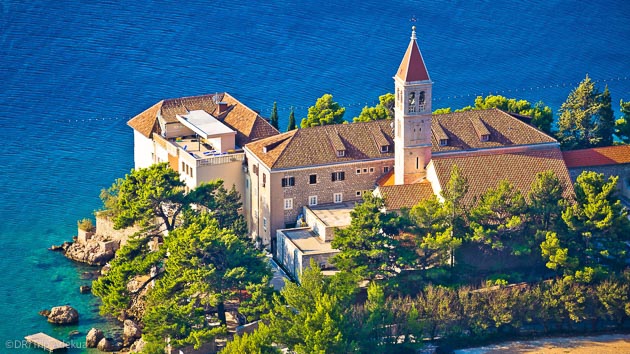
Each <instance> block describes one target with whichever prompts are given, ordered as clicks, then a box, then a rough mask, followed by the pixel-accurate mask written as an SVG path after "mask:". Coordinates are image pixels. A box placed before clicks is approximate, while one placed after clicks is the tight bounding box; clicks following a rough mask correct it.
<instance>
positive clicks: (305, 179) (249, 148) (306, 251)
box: [128, 29, 630, 277]
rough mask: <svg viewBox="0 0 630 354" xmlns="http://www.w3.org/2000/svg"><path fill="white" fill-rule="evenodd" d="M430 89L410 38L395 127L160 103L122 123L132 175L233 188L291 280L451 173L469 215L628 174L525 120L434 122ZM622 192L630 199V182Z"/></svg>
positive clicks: (612, 155)
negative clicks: (279, 121) (544, 189)
mask: <svg viewBox="0 0 630 354" xmlns="http://www.w3.org/2000/svg"><path fill="white" fill-rule="evenodd" d="M432 86H433V82H432V81H431V78H430V76H429V72H428V70H427V68H426V66H425V63H424V60H423V58H422V54H421V52H420V48H419V46H418V43H417V40H416V34H415V29H414V30H413V31H412V35H411V40H410V42H409V46H408V47H407V50H406V52H405V54H404V56H403V57H402V61H401V64H400V66H399V68H398V70H397V71H396V74H395V76H394V92H395V97H396V99H395V108H394V112H395V117H394V119H393V120H379V121H372V122H364V123H351V124H339V125H325V126H318V127H312V128H305V129H296V130H292V131H288V132H286V133H280V132H279V131H277V130H276V129H275V128H274V127H272V126H271V125H270V124H269V123H268V121H267V120H266V119H265V118H263V117H261V116H260V115H259V114H258V113H257V112H255V111H254V110H252V109H250V108H248V107H247V106H245V105H244V104H243V103H241V102H239V101H238V100H237V99H235V98H234V97H232V96H231V95H230V94H228V93H217V94H212V95H203V96H194V97H184V98H177V99H166V100H163V101H160V102H158V103H157V104H155V105H154V106H152V107H150V108H148V109H147V110H145V111H144V112H142V113H140V114H139V115H137V116H136V117H134V118H132V119H131V120H130V121H129V122H128V125H129V126H130V127H131V128H133V131H134V161H135V168H143V167H148V166H150V165H151V164H154V163H158V162H168V163H169V164H170V166H171V167H172V168H173V169H175V170H176V171H178V172H179V173H180V177H181V179H182V181H184V183H185V184H186V189H187V190H191V189H194V188H195V187H196V186H198V185H199V184H201V183H202V182H207V181H210V180H214V179H219V178H220V179H223V180H224V181H225V185H226V187H227V188H229V187H231V186H232V185H234V186H235V188H236V189H237V190H238V192H239V193H240V194H241V196H242V198H243V213H244V215H245V217H246V219H247V222H248V228H249V232H250V234H251V237H252V238H253V239H254V240H255V241H256V242H257V243H258V244H259V245H260V246H263V247H265V248H267V249H268V250H270V251H271V252H272V254H273V255H274V257H275V259H276V260H277V261H278V262H279V263H280V264H282V265H283V267H284V268H285V270H287V271H288V272H289V273H290V274H291V275H292V276H294V277H296V276H297V275H298V274H299V273H300V272H301V271H302V269H303V267H304V266H306V265H308V264H309V262H310V259H315V260H316V262H317V263H318V264H319V265H320V266H321V267H322V268H323V269H327V268H330V267H331V265H330V264H329V263H328V259H329V257H330V256H331V255H333V254H335V253H336V252H337V250H335V249H333V248H332V247H331V246H330V241H331V239H332V238H333V237H334V233H333V230H334V228H337V227H344V226H347V225H349V224H350V216H349V215H350V211H351V210H352V209H353V208H354V205H355V203H357V202H360V201H361V196H362V194H363V193H365V192H370V193H374V194H375V195H377V196H381V197H383V198H384V200H385V205H386V208H387V209H388V210H390V211H397V210H400V209H402V208H411V207H412V206H413V205H415V204H417V203H418V202H419V201H420V200H422V199H426V198H428V197H430V196H431V195H437V196H440V192H441V190H442V189H443V187H444V186H445V185H446V183H448V180H449V178H450V174H451V170H452V168H453V166H455V165H457V166H458V167H459V169H460V171H461V173H462V174H463V176H464V177H466V178H467V179H468V183H469V185H470V189H469V193H468V195H467V200H466V202H467V203H472V202H473V198H474V197H476V196H479V195H481V194H483V193H484V192H485V191H486V190H488V189H489V188H494V187H496V186H497V185H498V183H499V181H501V180H509V181H510V182H511V183H512V184H513V185H514V186H515V187H516V188H518V189H519V190H520V191H521V192H523V193H524V194H525V195H527V193H528V191H529V188H530V186H531V184H532V182H533V181H534V179H535V177H536V174H537V173H539V172H543V171H547V170H552V171H554V172H555V174H556V176H557V177H558V178H559V179H560V181H561V183H562V184H563V186H564V191H565V192H564V193H565V196H566V197H570V195H571V194H572V193H573V189H572V178H573V180H574V179H575V178H576V177H577V175H578V174H579V173H580V172H581V171H582V170H584V169H589V170H596V171H597V172H604V173H607V174H617V175H619V173H618V171H619V169H622V170H624V171H628V169H629V168H630V146H613V147H609V148H597V149H587V150H577V151H571V152H565V153H564V155H563V152H561V151H560V144H559V143H558V141H556V139H555V138H553V137H551V136H549V135H547V134H545V133H543V132H541V131H539V130H538V129H536V128H535V127H533V126H532V125H530V124H529V123H530V119H529V117H523V116H519V115H515V114H510V113H506V112H503V111H501V110H498V109H490V110H481V111H479V110H478V111H467V112H459V113H450V114H442V115H432V107H431V102H432ZM591 167H595V168H591ZM625 175H626V176H627V175H628V174H625ZM626 178H627V177H626ZM619 185H620V189H621V192H622V194H623V195H625V196H626V197H630V181H628V180H625V181H621V180H620V182H619Z"/></svg>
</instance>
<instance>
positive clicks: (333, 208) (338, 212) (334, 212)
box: [307, 202, 357, 227]
mask: <svg viewBox="0 0 630 354" xmlns="http://www.w3.org/2000/svg"><path fill="white" fill-rule="evenodd" d="M356 204H357V203H356V202H343V203H335V204H323V205H317V206H310V207H307V208H309V209H310V210H311V211H312V212H313V214H315V216H316V217H317V218H318V219H319V220H321V221H322V222H323V223H324V224H325V225H326V226H328V227H346V226H348V225H350V221H351V217H350V212H351V211H352V210H353V209H354V207H355V205H356Z"/></svg>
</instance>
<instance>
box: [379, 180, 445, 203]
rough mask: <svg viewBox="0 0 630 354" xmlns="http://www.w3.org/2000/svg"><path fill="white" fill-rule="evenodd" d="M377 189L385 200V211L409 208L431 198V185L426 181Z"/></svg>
mask: <svg viewBox="0 0 630 354" xmlns="http://www.w3.org/2000/svg"><path fill="white" fill-rule="evenodd" d="M378 188H379V191H380V193H381V195H382V196H383V198H384V199H385V208H387V210H400V209H402V208H411V207H413V206H414V205H416V204H418V203H419V202H420V201H421V200H424V199H429V198H431V196H433V188H431V183H430V182H428V181H424V182H420V183H414V184H403V185H395V186H383V187H378Z"/></svg>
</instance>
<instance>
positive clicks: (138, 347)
mask: <svg viewBox="0 0 630 354" xmlns="http://www.w3.org/2000/svg"><path fill="white" fill-rule="evenodd" d="M145 345H146V343H145V342H144V339H142V338H140V339H138V340H137V341H135V342H133V344H132V345H131V347H130V348H129V352H130V353H142V352H143V351H144V346H145Z"/></svg>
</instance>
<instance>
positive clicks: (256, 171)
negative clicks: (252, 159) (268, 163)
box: [252, 165, 258, 176]
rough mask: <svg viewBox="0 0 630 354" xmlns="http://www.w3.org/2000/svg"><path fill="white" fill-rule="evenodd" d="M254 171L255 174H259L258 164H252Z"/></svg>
mask: <svg viewBox="0 0 630 354" xmlns="http://www.w3.org/2000/svg"><path fill="white" fill-rule="evenodd" d="M252 171H254V174H255V175H256V176H258V165H253V166H252Z"/></svg>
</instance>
